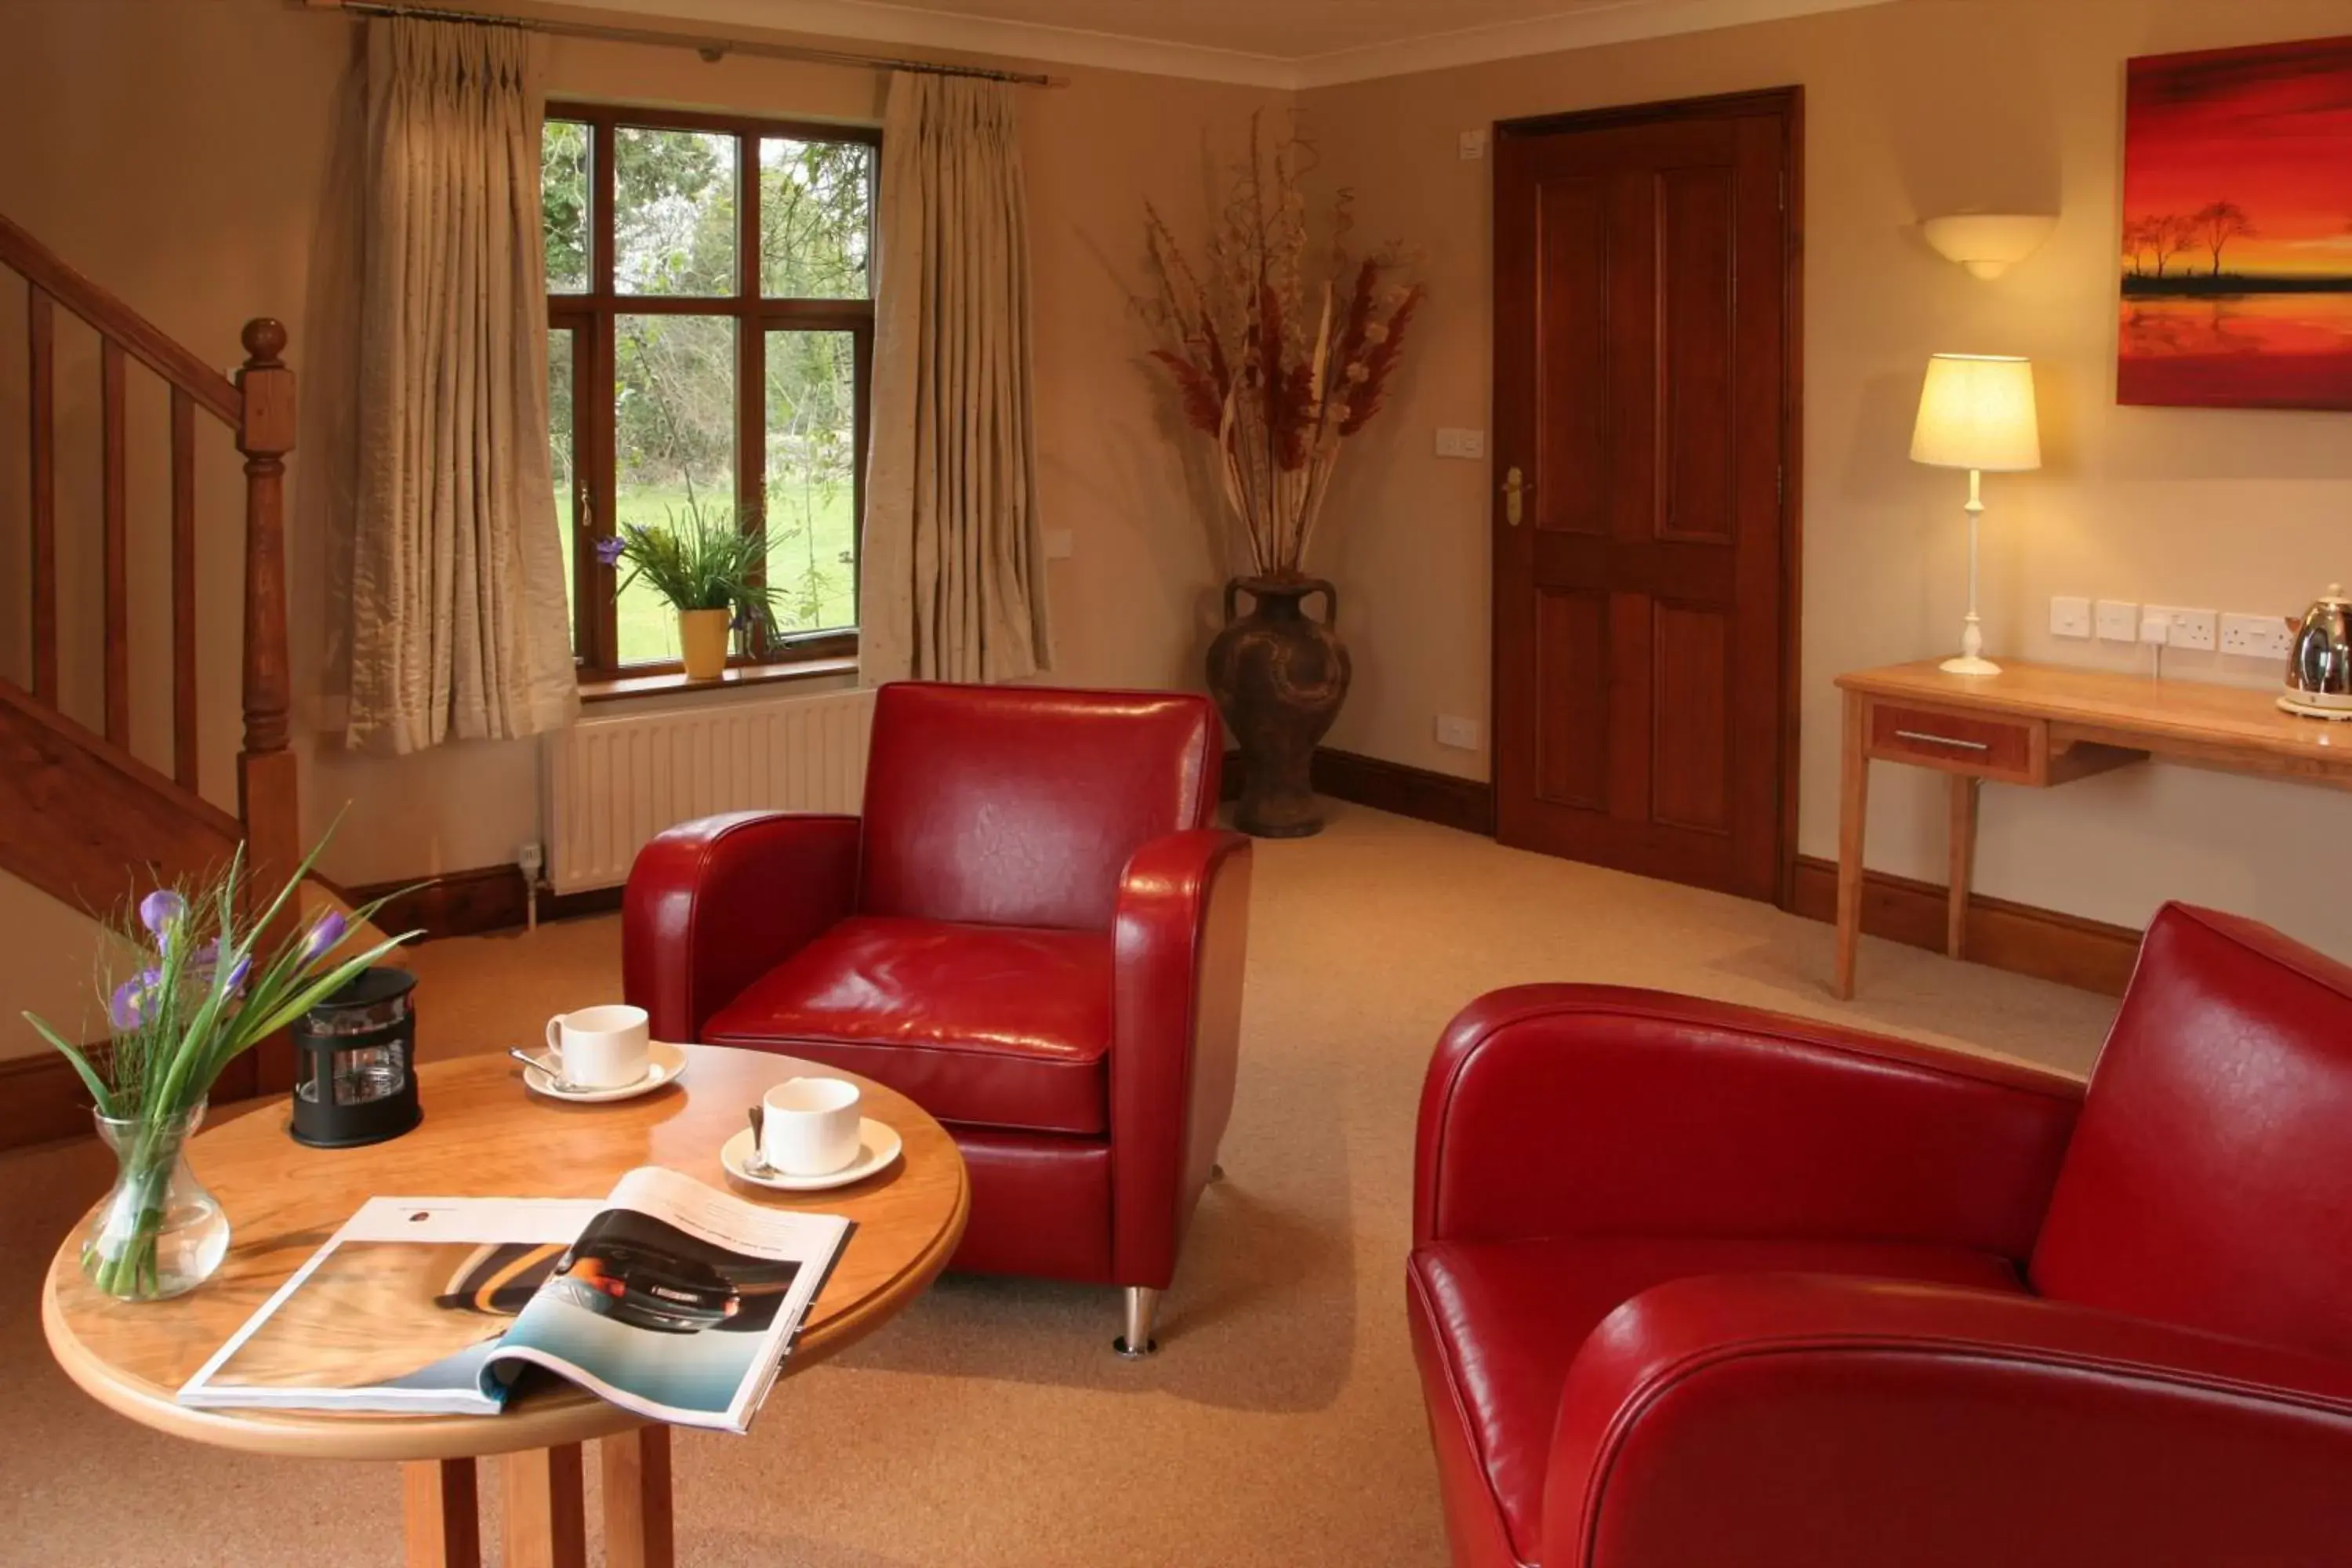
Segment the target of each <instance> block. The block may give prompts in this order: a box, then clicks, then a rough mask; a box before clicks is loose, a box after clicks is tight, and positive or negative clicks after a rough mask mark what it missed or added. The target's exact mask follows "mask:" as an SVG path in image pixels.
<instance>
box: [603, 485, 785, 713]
mask: <svg viewBox="0 0 2352 1568" xmlns="http://www.w3.org/2000/svg"><path fill="white" fill-rule="evenodd" d="M596 558H597V560H599V561H601V562H603V563H604V564H605V565H607V566H614V567H619V566H626V567H627V568H628V574H627V575H626V576H625V577H623V578H622V579H621V582H620V587H619V590H618V591H620V592H625V591H626V590H627V589H628V587H629V585H630V584H633V583H635V582H636V581H638V580H639V579H640V578H642V579H643V580H644V581H645V583H646V585H647V586H649V587H651V588H652V589H653V591H654V592H655V593H656V594H658V595H661V597H662V599H663V601H664V602H665V603H667V605H669V607H670V608H671V609H673V610H676V611H677V646H678V657H679V658H680V659H681V660H682V661H683V662H684V663H685V665H686V675H687V679H689V680H716V679H719V677H720V676H721V675H724V674H725V673H726V672H727V641H728V637H729V635H730V633H734V632H753V633H756V634H757V635H758V636H759V637H761V638H767V637H773V636H774V635H775V630H776V618H775V593H776V591H775V590H774V589H773V588H771V587H769V586H768V585H767V584H765V583H763V582H761V581H760V578H761V574H762V571H763V569H764V567H765V565H766V542H765V540H764V539H763V538H762V537H761V534H759V533H758V532H756V531H753V532H747V531H743V530H741V529H739V528H737V527H736V526H735V519H734V514H733V513H732V512H730V511H729V510H728V509H726V508H725V507H715V508H706V507H704V506H703V505H702V504H701V503H700V502H699V501H697V500H695V499H694V498H693V497H692V496H691V495H689V496H688V498H687V502H686V510H685V514H684V516H683V517H681V516H680V515H679V514H678V513H677V512H676V511H671V512H669V513H668V521H667V522H664V523H659V524H646V523H637V522H625V523H623V524H621V531H620V532H619V533H617V534H615V535H614V536H612V537H611V538H608V539H601V540H598V541H597V542H596Z"/></svg>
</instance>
